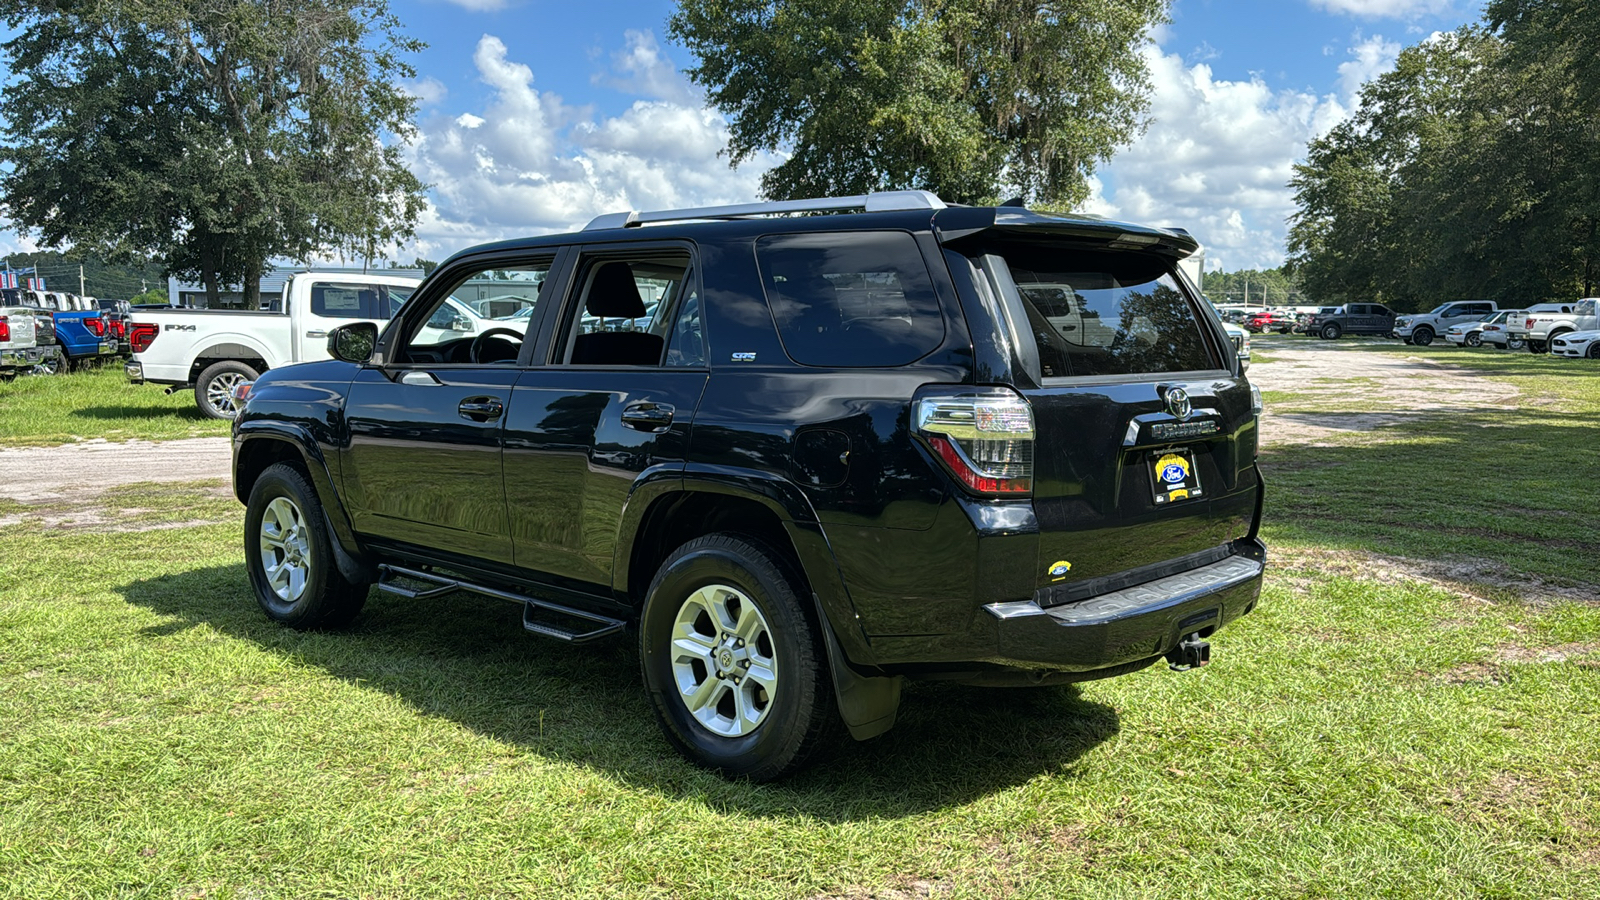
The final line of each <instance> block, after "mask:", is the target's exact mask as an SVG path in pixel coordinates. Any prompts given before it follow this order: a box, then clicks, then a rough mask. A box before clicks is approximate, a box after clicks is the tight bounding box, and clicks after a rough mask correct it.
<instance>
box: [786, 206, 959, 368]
mask: <svg viewBox="0 0 1600 900" xmlns="http://www.w3.org/2000/svg"><path fill="white" fill-rule="evenodd" d="M756 260H757V262H758V263H759V264H760V267H761V283H762V284H763V285H764V286H765V288H766V294H767V301H768V303H770V304H771V306H772V317H773V319H774V320H775V321H776V322H777V323H778V334H779V336H780V337H782V339H783V348H784V350H785V351H786V352H787V353H788V354H789V357H790V358H791V359H793V360H794V361H795V362H797V363H800V364H801V365H806V366H838V367H851V368H864V367H870V366H903V365H905V364H907V363H910V362H914V361H916V360H918V359H920V358H922V357H924V356H926V355H928V354H929V353H930V352H932V351H933V350H934V348H936V347H938V346H939V344H940V342H941V341H943V340H944V318H943V316H942V315H941V314H940V312H939V301H938V299H937V298H936V297H935V296H934V293H933V284H932V282H931V281H930V280H929V278H928V270H927V267H926V266H925V265H924V264H923V262H922V254H921V253H920V252H918V251H917V243H916V240H915V239H914V238H912V237H911V235H909V234H906V233H905V232H901V231H867V232H828V233H823V234H785V235H772V236H768V237H764V238H762V239H760V240H759V241H757V242H756Z"/></svg>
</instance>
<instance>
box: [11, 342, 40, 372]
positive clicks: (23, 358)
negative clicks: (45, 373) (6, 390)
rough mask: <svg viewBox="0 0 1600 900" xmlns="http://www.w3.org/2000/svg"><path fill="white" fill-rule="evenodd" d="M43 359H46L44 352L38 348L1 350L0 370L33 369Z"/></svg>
mask: <svg viewBox="0 0 1600 900" xmlns="http://www.w3.org/2000/svg"><path fill="white" fill-rule="evenodd" d="M41 359H44V351H43V350H41V349H40V348H38V347H21V348H14V349H10V350H0V368H4V369H31V368H33V367H34V366H36V365H38V364H39V360H41Z"/></svg>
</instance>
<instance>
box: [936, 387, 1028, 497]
mask: <svg viewBox="0 0 1600 900" xmlns="http://www.w3.org/2000/svg"><path fill="white" fill-rule="evenodd" d="M915 414H916V427H917V436H918V437H920V438H921V439H922V440H923V441H925V442H926V443H927V445H928V447H929V448H930V449H932V450H933V452H934V454H935V455H937V456H938V457H939V459H940V461H941V462H943V463H944V464H945V467H946V468H948V469H949V470H950V473H951V474H952V475H954V476H956V478H958V479H960V481H961V483H962V484H964V485H966V487H967V489H968V490H970V491H972V492H973V493H975V494H983V495H988V496H1003V497H1017V496H1021V495H1026V494H1030V493H1032V492H1033V438H1034V430H1033V408H1032V407H1031V406H1029V405H1028V401H1026V400H1024V399H1022V397H1020V396H1018V395H1017V394H1015V393H1013V392H1012V391H1009V390H1007V389H1005V388H964V389H963V388H951V389H949V390H948V391H947V392H946V391H941V392H939V393H937V394H924V395H923V396H922V397H921V398H919V399H918V400H917V402H916V412H915Z"/></svg>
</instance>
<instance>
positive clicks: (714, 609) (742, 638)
mask: <svg viewBox="0 0 1600 900" xmlns="http://www.w3.org/2000/svg"><path fill="white" fill-rule="evenodd" d="M805 596H806V593H805V590H804V587H803V584H802V582H801V581H800V579H799V578H798V577H797V576H796V575H795V574H794V573H793V572H792V571H791V570H790V568H789V567H788V566H787V565H785V564H784V562H783V561H782V559H781V558H780V557H778V556H777V555H775V554H774V553H772V552H771V551H770V550H768V549H767V548H765V547H762V546H760V545H758V544H756V543H753V542H751V541H749V540H747V539H746V538H744V537H740V536H735V535H727V534H713V535H708V536H706V537H701V538H696V539H695V540H692V541H690V542H689V543H687V544H684V545H683V546H682V547H679V548H678V549H677V550H675V551H673V553H672V555H670V556H668V557H667V559H666V561H665V562H664V563H662V565H661V568H660V569H659V570H658V571H657V572H656V576H655V579H654V580H653V581H652V582H651V584H650V591H649V594H648V595H647V596H646V598H645V603H644V611H643V613H642V614H641V615H640V621H639V644H640V652H639V659H640V667H641V668H642V669H643V675H644V684H645V689H646V690H647V691H648V692H649V694H650V699H651V702H652V703H653V704H654V706H655V710H656V719H657V721H658V722H659V724H660V725H661V730H662V731H663V732H664V733H665V734H666V736H667V739H668V740H669V741H671V743H672V745H673V746H674V747H676V748H677V750H678V752H679V753H682V754H683V755H684V756H685V757H686V758H687V759H689V760H690V761H691V762H694V763H696V764H698V765H701V766H704V767H706V768H708V769H714V770H716V771H718V772H720V773H721V774H723V775H728V776H736V777H745V778H749V779H751V780H752V781H771V780H773V779H776V778H780V777H782V776H784V775H787V774H789V773H790V772H793V771H795V770H796V769H799V768H800V767H801V766H803V765H804V764H805V763H806V762H807V760H808V759H809V758H810V757H811V756H812V755H813V754H814V753H815V752H816V750H817V749H818V748H819V747H820V746H822V745H824V744H825V743H826V742H827V739H828V738H829V736H830V734H831V733H832V731H833V730H834V727H835V725H836V724H837V722H838V721H839V716H838V713H837V711H836V710H835V708H834V700H833V685H832V683H831V682H830V681H829V676H828V668H827V663H826V660H825V650H824V648H823V645H822V637H821V632H820V631H819V624H818V623H817V622H816V621H815V620H814V619H813V617H812V616H811V615H810V614H809V613H808V610H807V608H806V605H805V601H804V600H803V599H802V598H804V597H805ZM822 627H825V626H822Z"/></svg>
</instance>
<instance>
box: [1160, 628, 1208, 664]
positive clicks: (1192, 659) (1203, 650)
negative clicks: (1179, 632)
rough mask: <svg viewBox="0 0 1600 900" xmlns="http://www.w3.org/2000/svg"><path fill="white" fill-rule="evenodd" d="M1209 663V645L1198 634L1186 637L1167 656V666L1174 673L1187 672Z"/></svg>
mask: <svg viewBox="0 0 1600 900" xmlns="http://www.w3.org/2000/svg"><path fill="white" fill-rule="evenodd" d="M1210 662H1211V644H1210V642H1209V641H1203V640H1201V639H1200V634H1199V632H1195V633H1194V634H1191V635H1187V636H1185V637H1184V639H1183V640H1181V641H1179V642H1178V646H1176V647H1173V648H1172V650H1171V652H1169V653H1168V654H1167V665H1168V667H1169V668H1171V669H1172V671H1174V672H1187V671H1189V670H1190V669H1198V668H1200V667H1201V666H1203V665H1206V664H1208V663H1210Z"/></svg>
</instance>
